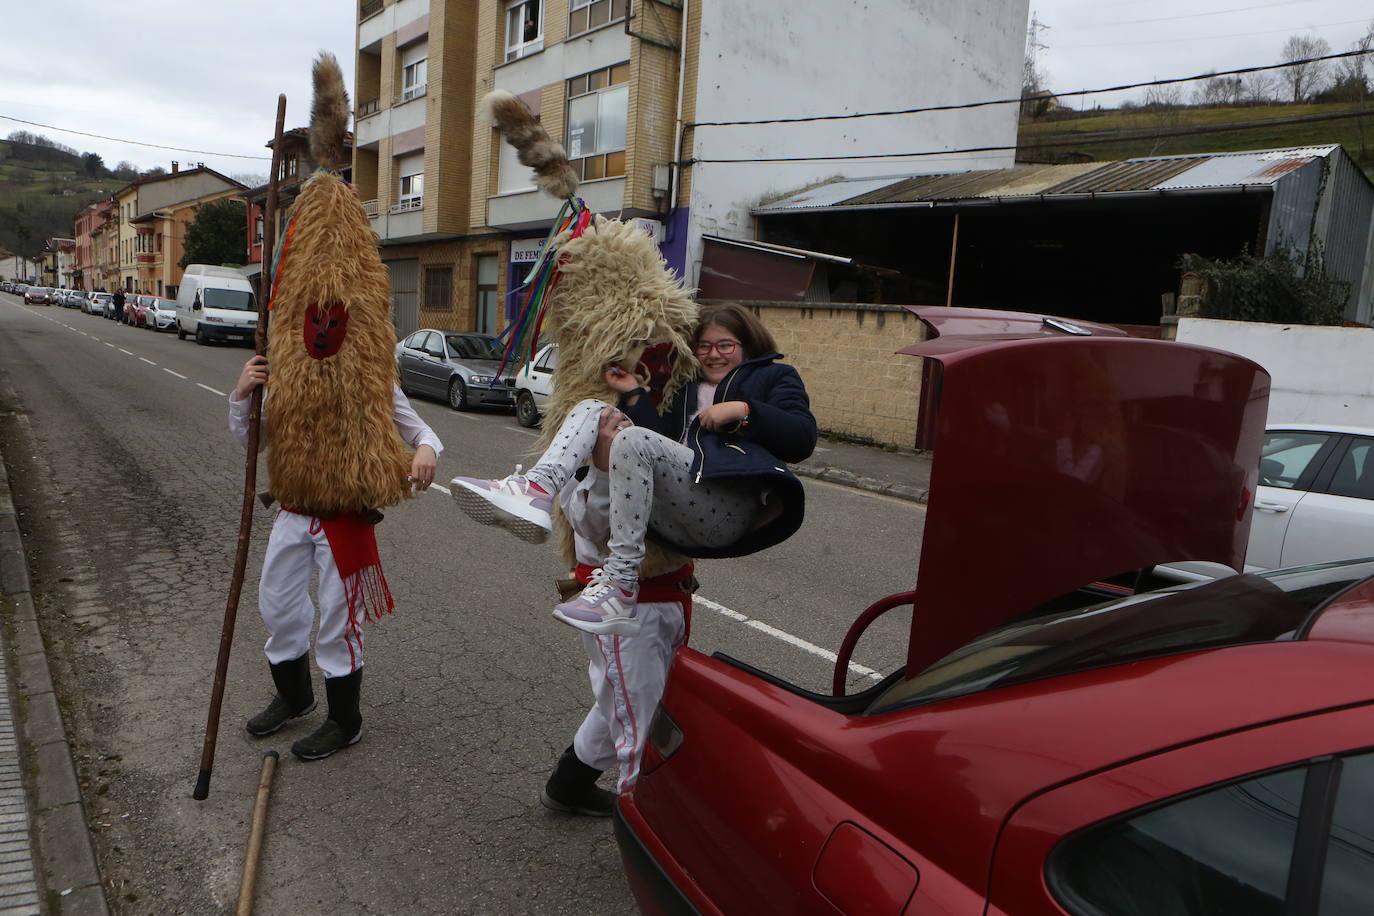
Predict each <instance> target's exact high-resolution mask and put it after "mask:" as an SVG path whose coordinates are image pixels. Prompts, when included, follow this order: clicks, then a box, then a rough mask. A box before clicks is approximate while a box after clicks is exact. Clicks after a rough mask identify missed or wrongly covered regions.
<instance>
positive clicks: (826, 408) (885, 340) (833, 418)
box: [744, 302, 925, 448]
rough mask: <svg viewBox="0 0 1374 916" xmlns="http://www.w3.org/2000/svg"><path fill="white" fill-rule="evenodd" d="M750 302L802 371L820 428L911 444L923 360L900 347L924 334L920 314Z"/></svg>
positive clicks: (862, 306)
mask: <svg viewBox="0 0 1374 916" xmlns="http://www.w3.org/2000/svg"><path fill="white" fill-rule="evenodd" d="M744 304H745V305H747V306H748V307H749V308H751V309H753V310H754V312H755V314H757V315H758V316H759V318H760V319H761V320H762V321H763V323H764V324H765V325H766V326H767V327H768V330H770V331H772V332H773V336H774V337H776V338H777V341H778V349H780V350H781V351H782V352H783V353H784V354H785V356H786V361H787V362H788V363H790V364H791V365H793V366H795V367H796V369H797V371H798V372H800V373H801V377H802V380H803V381H804V382H805V383H806V390H807V392H808V394H810V396H811V410H812V412H813V413H814V414H815V415H816V421H817V423H819V424H820V428H821V431H822V432H824V433H832V434H835V435H839V436H844V437H850V438H855V439H859V440H862V441H869V442H873V443H877V444H881V445H894V446H901V447H903V448H910V447H911V446H912V444H913V443H914V442H915V440H916V412H917V408H918V406H919V405H920V397H921V360H920V359H918V358H917V357H914V356H899V355H897V354H896V352H895V351H897V350H900V349H901V348H902V347H905V346H908V345H910V344H913V343H916V342H918V341H920V340H923V339H924V338H925V329H924V326H923V325H922V324H921V322H920V320H919V319H918V318H917V317H916V316H915V315H913V314H911V313H910V312H908V311H906V310H905V309H903V308H901V307H900V306H894V305H867V304H863V303H857V304H856V303H850V302H835V303H814V302H747V303H744Z"/></svg>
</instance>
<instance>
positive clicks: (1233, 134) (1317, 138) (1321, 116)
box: [1017, 103, 1374, 178]
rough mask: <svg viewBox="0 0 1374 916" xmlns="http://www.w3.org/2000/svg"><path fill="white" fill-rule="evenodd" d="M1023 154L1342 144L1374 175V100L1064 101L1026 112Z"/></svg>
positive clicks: (1098, 155) (1102, 158)
mask: <svg viewBox="0 0 1374 916" xmlns="http://www.w3.org/2000/svg"><path fill="white" fill-rule="evenodd" d="M1018 143H1019V149H1018V151H1017V158H1018V159H1025V160H1029V161H1050V160H1055V161H1086V159H1085V157H1087V158H1090V159H1091V160H1094V161H1099V162H1107V161H1112V160H1117V159H1130V158H1132V157H1136V156H1172V155H1179V154H1187V153H1226V152H1235V151H1238V150H1252V149H1282V148H1285V147H1294V146H1327V145H1331V144H1337V143H1339V144H1340V145H1342V146H1344V147H1345V151H1346V152H1347V153H1349V154H1350V156H1351V158H1352V159H1354V160H1355V161H1356V163H1358V164H1359V166H1360V167H1361V168H1362V169H1363V170H1364V172H1365V174H1366V175H1369V176H1371V178H1374V107H1371V106H1369V105H1367V104H1351V103H1327V104H1310V105H1258V106H1238V107H1229V106H1228V107H1220V108H1193V107H1181V108H1158V109H1145V108H1135V109H1125V110H1120V109H1108V110H1101V111H1086V112H1078V111H1071V110H1068V109H1057V110H1054V111H1050V112H1047V113H1046V114H1044V115H1042V116H1040V117H1039V118H1035V119H1030V118H1022V120H1021V129H1020V136H1019V138H1018Z"/></svg>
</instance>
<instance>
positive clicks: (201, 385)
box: [174, 373, 229, 398]
mask: <svg viewBox="0 0 1374 916" xmlns="http://www.w3.org/2000/svg"><path fill="white" fill-rule="evenodd" d="M174 374H175V373H174ZM185 377H186V376H184V375H183V376H182V378H185ZM196 387H197V388H204V389H205V390H206V391H208V392H210V393H211V394H217V395H219V396H220V397H222V398H227V397H229V395H228V394H227V393H226V392H223V391H220V390H219V389H217V388H211V387H210V386H209V385H206V384H204V383H202V382H196Z"/></svg>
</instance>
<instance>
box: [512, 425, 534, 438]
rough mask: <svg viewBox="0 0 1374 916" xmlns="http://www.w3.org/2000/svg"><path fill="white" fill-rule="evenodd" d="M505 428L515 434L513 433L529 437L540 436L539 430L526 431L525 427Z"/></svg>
mask: <svg viewBox="0 0 1374 916" xmlns="http://www.w3.org/2000/svg"><path fill="white" fill-rule="evenodd" d="M505 428H506V429H508V430H510V431H511V432H513V433H524V434H525V435H527V436H537V435H539V432H538V431H537V430H533V429H525V427H523V426H507V427H505Z"/></svg>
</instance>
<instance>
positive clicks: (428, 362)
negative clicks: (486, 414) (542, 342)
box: [396, 328, 515, 410]
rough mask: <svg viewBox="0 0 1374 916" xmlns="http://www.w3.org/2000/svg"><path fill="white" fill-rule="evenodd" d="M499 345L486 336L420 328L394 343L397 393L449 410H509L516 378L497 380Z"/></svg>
mask: <svg viewBox="0 0 1374 916" xmlns="http://www.w3.org/2000/svg"><path fill="white" fill-rule="evenodd" d="M500 365H501V347H500V345H499V344H498V343H497V340H496V338H495V337H493V336H491V335H490V334H479V333H477V332H475V331H442V330H438V329H436V328H421V329H420V330H418V331H415V332H414V333H412V334H410V335H409V336H407V337H406V339H405V340H403V341H401V342H400V343H398V344H397V345H396V366H397V368H398V370H399V371H400V383H401V390H402V391H405V392H407V393H410V392H414V393H415V394H423V395H428V396H429V397H434V398H443V399H447V400H448V403H449V406H450V407H452V408H453V409H454V410H467V409H468V408H469V407H472V406H474V405H482V406H484V407H510V406H511V404H512V403H513V402H514V398H513V396H512V394H511V391H512V388H513V386H514V384H515V380H514V379H513V378H511V377H510V376H506V377H505V378H503V379H501V381H500V382H497V381H496V371H497V369H498V368H499V367H500Z"/></svg>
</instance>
